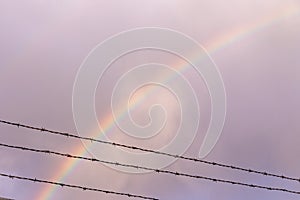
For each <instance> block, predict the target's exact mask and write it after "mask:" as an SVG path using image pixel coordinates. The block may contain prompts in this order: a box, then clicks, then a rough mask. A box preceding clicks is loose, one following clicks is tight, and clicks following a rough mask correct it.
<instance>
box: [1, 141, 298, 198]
mask: <svg viewBox="0 0 300 200" xmlns="http://www.w3.org/2000/svg"><path fill="white" fill-rule="evenodd" d="M0 146H2V147H6V148H11V149H19V150H24V151H30V152H37V153H45V154H53V155H57V156H61V157H67V158H73V159H81V160H87V161H91V162H98V163H104V164H108V165H115V166H122V167H127V168H135V169H138V170H148V171H153V172H157V173H163V174H170V175H174V176H182V177H188V178H193V179H203V180H209V181H213V182H219V183H226V184H232V185H240V186H244V187H250V188H257V189H264V190H269V191H279V192H285V193H292V194H297V195H300V191H294V190H288V189H285V188H277V187H268V186H263V185H256V184H249V183H244V182H236V181H231V180H225V179H218V178H212V177H207V176H200V175H192V174H187V173H181V172H177V171H176V172H175V171H169V170H164V169H156V168H151V167H145V166H139V165H132V164H123V163H119V162H112V161H106V160H100V159H97V158H90V157H84V156H77V155H71V154H67V153H61V152H56V151H51V150H41V149H35V148H28V147H23V146H15V145H9V144H3V143H0Z"/></svg>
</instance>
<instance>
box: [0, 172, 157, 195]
mask: <svg viewBox="0 0 300 200" xmlns="http://www.w3.org/2000/svg"><path fill="white" fill-rule="evenodd" d="M0 176H2V177H7V178H11V179H19V180H25V181H31V182H36V183H46V184H51V185H57V186H61V187H68V188H75V189H82V190H83V191H94V192H101V193H106V194H113V195H119V196H127V197H129V198H139V199H148V200H159V199H157V198H153V197H147V196H142V195H135V194H130V193H123V192H115V191H110V190H103V189H98V188H90V187H85V186H80V185H71V184H66V183H62V182H54V181H49V180H42V179H37V178H29V177H23V176H16V175H10V174H5V173H0Z"/></svg>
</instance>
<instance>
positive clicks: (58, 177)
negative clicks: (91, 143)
mask: <svg viewBox="0 0 300 200" xmlns="http://www.w3.org/2000/svg"><path fill="white" fill-rule="evenodd" d="M299 11H300V4H292V5H287V6H285V7H283V8H281V9H280V10H278V11H275V12H273V13H271V14H269V15H266V16H264V17H262V18H260V19H257V20H254V21H251V22H250V23H247V24H243V25H241V26H238V27H234V28H232V29H231V30H229V31H227V32H224V33H223V34H221V35H220V36H219V37H216V38H213V39H212V40H211V41H209V42H208V43H206V45H204V46H205V47H206V49H207V51H208V52H209V53H214V52H216V51H219V50H221V49H223V48H225V47H226V46H229V45H230V44H232V43H234V42H237V41H239V40H241V39H243V38H245V37H247V36H249V35H252V34H254V33H256V32H258V31H261V30H263V29H265V28H267V27H270V26H272V25H274V24H276V23H278V22H280V21H282V20H284V19H287V18H290V17H293V16H295V15H297V14H299ZM185 67H186V66H185V65H181V66H177V69H181V68H185ZM142 99H143V96H141V97H138V101H135V102H136V103H137V102H139V101H141V100H142ZM134 104H135V103H133V104H132V105H130V106H134ZM113 124H114V118H113V116H112V115H111V114H109V115H107V117H106V118H105V120H104V121H103V123H102V128H103V132H104V133H107V132H108V131H110V130H111V128H112V127H113V126H112V125H113ZM70 153H72V154H75V155H86V154H87V151H86V148H85V147H84V146H83V145H78V146H75V147H74V148H73V149H72V150H71V151H70ZM78 163H79V161H78V160H73V159H66V160H64V161H62V164H61V165H60V166H59V167H58V168H57V169H56V170H55V173H54V174H53V176H52V177H51V178H50V179H51V180H54V181H63V180H64V179H65V178H66V177H67V176H68V175H70V174H71V172H72V171H73V170H74V168H75V167H76V166H77V165H78ZM55 189H56V186H49V185H46V186H45V187H44V188H42V190H41V191H40V192H38V194H37V195H36V198H35V199H37V200H49V199H50V198H51V197H52V195H53V194H54V193H55Z"/></svg>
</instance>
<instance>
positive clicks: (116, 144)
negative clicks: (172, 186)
mask: <svg viewBox="0 0 300 200" xmlns="http://www.w3.org/2000/svg"><path fill="white" fill-rule="evenodd" d="M0 123H2V124H7V125H12V126H16V127H18V128H19V127H21V128H26V129H31V130H36V131H41V132H46V133H50V134H54V135H61V136H65V137H70V138H76V139H82V140H86V141H91V142H97V143H102V144H107V145H113V146H118V147H123V148H127V149H132V150H138V151H143V152H148V153H155V154H158V155H163V156H168V157H173V158H178V159H182V160H188V161H194V162H198V163H203V164H207V165H211V166H217V167H221V168H228V169H232V170H237V171H243V172H249V173H253V174H259V175H263V176H269V177H275V178H280V179H285V180H289V181H297V182H298V183H300V178H294V177H289V176H285V175H279V174H274V173H270V172H266V171H258V170H254V169H247V168H243V167H239V166H233V165H227V164H223V163H218V162H212V161H207V160H201V159H198V158H192V157H186V156H181V155H174V154H170V153H166V152H161V151H156V150H152V149H145V148H141V147H137V146H131V145H126V144H120V143H116V142H107V141H103V140H98V139H95V138H90V137H81V136H78V135H75V134H71V133H67V132H60V131H54V130H49V129H46V128H38V127H34V126H29V125H26V124H20V123H16V122H11V121H5V120H0Z"/></svg>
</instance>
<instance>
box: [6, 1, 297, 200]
mask: <svg viewBox="0 0 300 200" xmlns="http://www.w3.org/2000/svg"><path fill="white" fill-rule="evenodd" d="M0 27H1V31H0V44H1V46H0V119H3V120H10V121H15V122H21V123H25V124H30V125H33V126H38V127H46V128H49V129H54V130H60V131H68V132H72V133H76V134H77V130H76V126H75V123H74V120H73V113H72V91H73V84H74V82H75V79H76V74H77V72H78V70H79V68H80V66H81V64H82V62H83V60H84V59H85V58H86V56H87V55H88V54H89V52H90V51H91V50H92V49H93V48H94V47H95V46H96V45H97V44H99V43H100V42H102V41H104V40H105V39H107V38H108V37H111V36H112V35H115V34H117V33H119V32H122V31H126V30H129V29H132V28H138V27H162V28H169V29H173V30H176V31H179V32H182V33H184V34H186V35H188V36H190V37H192V38H193V39H195V40H196V41H197V42H198V43H200V44H201V45H202V46H203V47H205V48H206V50H207V51H208V53H209V55H210V56H211V58H212V59H213V61H214V62H215V64H216V65H217V66H218V69H219V71H220V74H221V75H222V78H223V81H224V85H225V88H226V96H227V114H226V121H225V125H224V128H223V131H222V134H221V137H220V139H219V141H218V142H217V144H216V146H215V147H214V148H213V150H212V151H211V152H210V154H209V155H208V156H207V157H206V158H205V159H207V160H211V161H217V162H222V163H226V164H231V165H237V166H241V167H245V168H253V169H257V170H262V171H268V172H272V173H278V174H282V173H283V174H285V175H288V176H293V177H300V172H299V168H300V161H299V159H298V158H299V152H300V145H299V144H300V134H299V130H300V123H299V122H298V121H299V119H300V103H299V102H300V88H299V83H300V68H299V66H300V59H299V52H300V47H299V46H300V2H299V1H297V0H265V1H256V0H254V1H253V0H244V1H237V0H229V1H226V2H225V1H221V0H212V1H202V0H201V1H197V0H191V1H183V0H165V1H158V0H153V1H132V0H131V1H126V2H121V1H115V0H112V1H89V2H87V1H83V0H82V1H80V0H73V1H70V0H65V1H44V2H42V1H33V0H29V1H26V2H25V1H24V2H23V1H19V2H18V1H8V0H2V1H1V2H0ZM153 60H155V61H160V62H162V63H167V64H170V65H171V66H172V65H173V67H175V68H176V65H182V62H183V61H182V60H181V61H180V59H179V58H177V57H174V55H170V54H167V53H163V52H155V51H151V50H145V51H142V52H135V53H132V54H130V55H127V56H126V57H124V58H121V59H120V60H118V61H116V63H114V64H113V65H112V66H111V67H110V71H108V72H107V76H105V77H104V79H103V82H100V83H99V87H98V88H97V93H96V95H95V100H96V103H95V104H96V105H95V107H96V113H97V116H98V118H99V121H100V124H101V120H104V118H105V116H107V115H108V114H107V113H109V112H110V111H109V107H108V106H107V102H108V101H109V97H110V94H111V92H112V89H113V87H114V83H115V81H116V80H117V79H118V77H119V76H121V75H122V73H123V72H124V71H126V70H127V69H130V67H132V66H136V65H137V64H141V63H145V62H149V61H153ZM174 63H175V66H174ZM184 75H185V76H186V77H187V79H188V81H189V82H190V84H191V85H193V88H194V89H195V92H196V96H197V97H198V99H199V107H200V111H201V120H200V124H199V130H198V133H197V136H196V138H195V140H194V141H193V143H192V145H191V146H190V147H189V148H188V150H187V151H186V152H185V153H184V155H186V156H190V157H197V156H198V153H199V148H200V145H201V143H202V141H203V138H204V135H205V131H206V130H207V127H208V124H209V119H210V114H211V113H210V111H211V105H210V98H209V94H208V91H207V88H206V86H205V84H204V81H203V79H202V78H201V77H199V76H197V75H195V72H194V71H193V69H192V68H188V69H187V70H186V71H185V72H184ZM143 90H147V88H142V89H141V90H139V91H137V93H136V94H135V95H136V96H134V95H133V97H132V101H135V98H138V96H139V95H143V94H144V93H145V91H143ZM157 102H160V103H161V104H162V105H164V106H165V108H166V111H168V112H169V113H170V114H169V115H168V116H169V117H168V122H167V124H166V126H165V130H163V131H162V132H160V133H159V135H158V136H157V137H155V138H151V139H150V140H146V139H143V140H136V139H132V138H130V137H126V136H124V134H122V133H121V132H120V131H114V130H109V131H107V132H106V133H105V134H107V137H109V138H110V139H111V140H114V141H118V142H124V143H129V144H135V145H138V146H142V147H147V148H159V147H161V146H162V145H164V144H165V142H168V141H170V140H171V139H172V137H174V130H176V129H177V128H178V120H179V116H180V114H179V111H178V104H177V102H176V99H174V96H172V95H170V93H168V92H166V91H164V90H161V89H158V90H155V92H153V93H152V94H150V95H149V96H147V98H146V99H145V100H142V101H141V103H140V104H138V106H137V107H135V108H134V109H133V110H132V113H133V114H132V116H133V120H135V121H136V122H137V123H138V124H142V125H145V124H147V122H149V118H148V117H149V116H147V111H148V108H149V106H151V105H152V104H153V103H157ZM183 102H189V97H187V99H185V100H183ZM145 113H146V114H145ZM90 134H91V135H93V134H95V133H93V132H91V133H90ZM96 134H99V133H96ZM0 141H1V143H7V144H14V145H20V146H28V147H34V148H40V149H51V150H55V151H61V152H69V153H72V154H79V153H84V146H83V144H82V143H81V141H78V140H75V139H67V138H63V137H59V136H54V135H48V134H40V133H39V132H35V131H31V130H25V129H21V128H20V129H18V128H15V127H10V126H5V125H2V124H1V125H0ZM93 148H97V149H98V150H99V151H101V146H96V145H93ZM84 155H87V156H89V153H85V154H84ZM0 158H1V159H0V171H1V172H3V173H8V174H16V175H22V176H27V177H36V178H40V179H47V180H53V181H63V182H65V183H70V184H77V185H85V186H89V187H96V188H102V189H108V190H115V191H121V192H129V193H134V194H141V195H146V196H153V197H157V198H160V199H162V200H171V199H172V200H179V199H190V200H196V199H197V200H198V199H201V200H219V199H222V200H229V199H230V200H237V199H241V198H243V199H245V200H247V199H249V200H250V199H273V200H279V199H291V200H294V199H295V200H296V199H299V196H298V195H292V194H286V193H280V192H270V191H264V190H257V189H251V188H244V187H240V186H232V185H226V184H220V183H213V182H208V181H204V180H193V179H188V178H183V177H175V176H170V175H162V174H154V173H147V174H130V173H124V172H119V171H116V170H114V169H111V168H109V167H107V166H104V165H101V164H94V163H89V162H86V161H78V162H73V160H71V159H67V158H60V157H55V156H51V155H43V154H34V153H29V152H22V151H18V150H12V149H6V148H3V147H0ZM166 169H168V170H174V171H182V172H186V173H191V174H199V175H205V176H211V177H217V178H223V179H229V180H236V181H242V182H249V183H253V184H263V185H268V186H274V187H285V188H289V189H293V190H297V191H300V185H299V183H298V184H297V183H293V182H288V181H284V180H280V179H279V180H278V179H274V178H268V177H263V176H259V175H253V174H252V175H251V174H247V173H242V172H237V171H231V170H228V169H221V168H217V167H211V166H207V165H203V164H195V163H190V162H187V161H182V160H179V161H176V162H175V163H173V164H172V165H170V166H168V167H166ZM0 196H1V197H6V198H12V199H35V200H43V199H44V200H46V199H48V200H52V199H83V198H88V199H116V200H121V199H127V198H126V197H119V196H115V195H106V194H101V193H95V192H87V191H85V192H83V191H80V190H76V189H67V188H59V187H57V188H56V187H52V186H49V185H46V184H37V183H29V182H24V181H18V180H10V179H6V178H2V177H0Z"/></svg>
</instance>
